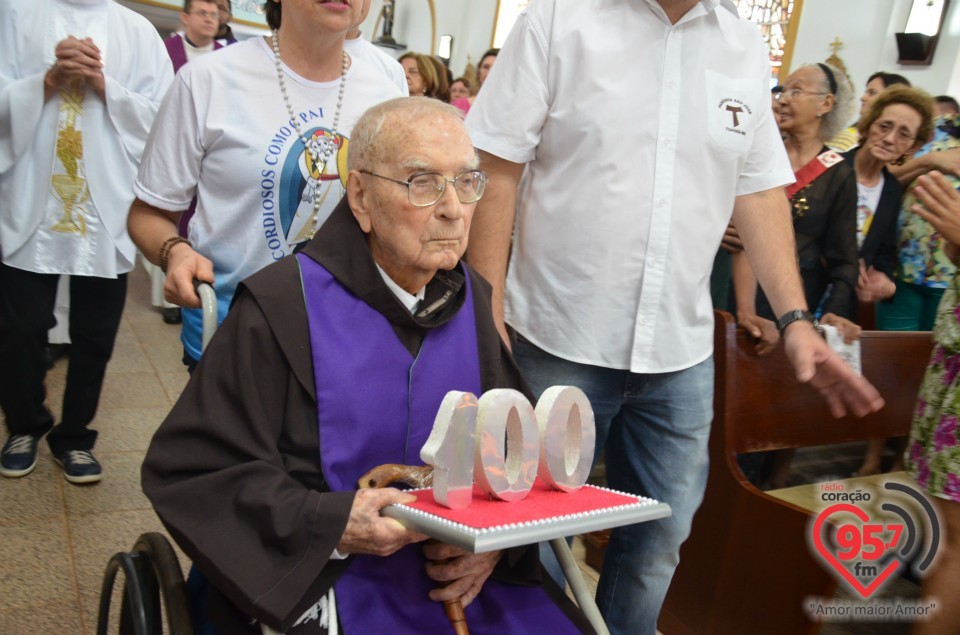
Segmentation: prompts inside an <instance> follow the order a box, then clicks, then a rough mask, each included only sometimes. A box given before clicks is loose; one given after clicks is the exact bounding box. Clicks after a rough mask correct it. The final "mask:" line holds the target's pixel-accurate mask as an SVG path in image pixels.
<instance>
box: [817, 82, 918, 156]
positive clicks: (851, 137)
mask: <svg viewBox="0 0 960 635" xmlns="http://www.w3.org/2000/svg"><path fill="white" fill-rule="evenodd" d="M897 84H903V85H904V86H910V80H908V79H907V78H906V77H904V76H903V75H897V74H896V73H885V72H883V71H877V72H876V73H874V74H873V75H871V76H870V77H868V78H867V85H866V88H865V89H864V91H863V95H861V96H860V118H861V119H862V118H863V117H864V115H866V114H867V110H868V109H869V108H870V104H872V103H873V100H874V99H876V98H877V97H878V96H879V95H880V93H882V92H883V91H884V90H886V89H887V88H890V87H891V86H896V85H897ZM862 138H863V137H862V136H861V135H860V132H859V122H857V123H855V124H853V125H852V126H850V127H848V128H845V129H843V130H841V131H840V132H839V133H837V134H836V135H834V136H833V138H832V139H830V140H829V141H827V146H829V147H830V148H833V149H834V150H836V151H837V152H847V151H848V150H850V149H852V148H855V147H857V145H858V144H859V143H860V140H861V139H862Z"/></svg>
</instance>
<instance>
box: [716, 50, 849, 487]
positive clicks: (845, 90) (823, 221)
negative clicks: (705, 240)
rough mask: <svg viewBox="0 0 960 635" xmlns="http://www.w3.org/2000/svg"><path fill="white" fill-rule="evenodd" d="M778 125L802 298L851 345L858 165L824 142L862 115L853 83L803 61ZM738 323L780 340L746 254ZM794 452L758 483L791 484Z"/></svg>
mask: <svg viewBox="0 0 960 635" xmlns="http://www.w3.org/2000/svg"><path fill="white" fill-rule="evenodd" d="M775 99H776V100H777V103H778V109H777V123H778V125H779V127H780V132H781V133H782V134H783V143H784V146H785V147H786V150H787V156H788V157H789V159H790V164H791V166H792V167H793V170H794V173H795V176H796V179H797V180H796V183H794V184H793V185H790V186H788V187H787V188H786V194H787V197H788V198H789V199H790V204H791V210H792V213H793V228H794V233H795V235H796V242H797V255H798V257H799V264H800V274H801V277H802V282H803V288H804V295H805V297H806V301H807V305H808V307H809V309H810V311H811V312H814V313H815V314H816V315H817V316H819V317H820V322H821V323H823V324H831V325H834V326H836V327H837V328H838V329H839V330H840V331H841V333H842V334H843V335H844V337H845V338H846V339H847V340H848V341H852V340H854V339H856V338H858V337H859V335H860V327H858V326H857V325H856V324H854V323H853V322H852V321H851V320H852V319H853V317H854V315H853V312H852V307H854V306H855V301H856V285H857V272H858V268H857V239H856V229H857V214H856V210H857V184H856V180H855V178H854V173H853V166H852V165H851V164H850V162H849V161H845V160H844V159H843V157H842V156H840V155H839V154H837V153H836V152H833V151H832V150H830V149H829V148H827V147H826V146H825V145H824V143H825V141H826V140H827V139H829V138H830V137H832V136H833V135H835V134H836V133H837V132H838V131H839V130H840V129H841V128H842V127H843V126H844V125H845V124H846V122H847V121H849V120H850V118H851V117H852V116H853V115H854V112H855V110H856V102H855V101H854V96H853V90H852V87H851V86H850V81H849V79H847V77H846V75H844V74H843V73H842V72H840V71H839V70H837V69H835V68H833V67H831V66H829V65H827V64H805V65H803V66H801V67H800V68H798V69H797V70H796V71H794V72H793V73H791V74H790V76H789V77H788V78H787V81H786V82H784V84H783V91H782V92H780V93H779V94H777V95H776V96H775ZM733 282H734V290H735V293H736V300H737V321H738V322H739V323H740V325H741V326H743V327H744V328H745V329H747V331H748V332H750V333H751V334H752V335H753V336H754V337H755V338H757V339H758V340H759V341H758V344H757V351H758V353H760V354H764V353H766V352H768V351H770V350H772V349H773V347H774V346H775V345H776V343H777V342H778V341H779V339H780V336H779V333H778V332H777V328H776V326H775V323H774V320H776V317H775V316H774V313H773V309H772V308H771V307H770V303H769V302H768V300H767V297H766V295H765V294H764V293H763V290H760V289H758V288H757V284H756V277H755V276H754V274H753V271H752V270H751V269H750V265H749V263H748V262H747V259H746V255H745V254H744V253H742V252H741V253H739V254H735V255H734V258H733ZM790 452H792V451H782V452H776V453H771V456H769V457H768V458H767V459H766V461H765V463H766V466H765V469H763V473H762V475H761V476H760V478H759V479H758V480H759V481H760V483H761V485H763V486H764V487H766V488H776V487H783V486H785V485H786V479H787V474H788V471H789V464H790V457H791V454H790Z"/></svg>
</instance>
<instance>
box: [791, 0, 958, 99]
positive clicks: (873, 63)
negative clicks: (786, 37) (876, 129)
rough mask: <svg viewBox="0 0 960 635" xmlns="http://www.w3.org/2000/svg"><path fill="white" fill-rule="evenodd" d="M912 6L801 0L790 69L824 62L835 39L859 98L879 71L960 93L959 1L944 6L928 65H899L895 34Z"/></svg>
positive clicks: (885, 0)
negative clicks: (937, 35) (930, 61)
mask: <svg viewBox="0 0 960 635" xmlns="http://www.w3.org/2000/svg"><path fill="white" fill-rule="evenodd" d="M911 5H912V2H911V1H910V0H843V1H842V2H838V1H837V0H804V1H803V9H802V13H801V18H800V24H799V27H798V29H797V37H796V40H795V41H794V49H793V58H792V63H791V65H792V67H793V68H797V67H798V66H799V65H800V64H802V63H805V62H822V61H824V60H826V59H827V58H828V57H829V56H830V54H831V52H832V49H831V48H830V43H831V42H832V41H833V40H834V38H836V37H839V38H840V41H841V42H842V43H843V47H842V48H841V49H840V50H839V52H838V55H839V57H840V59H841V60H843V62H844V64H845V65H846V67H847V71H848V72H849V74H850V78H851V79H852V80H853V83H854V87H855V89H856V94H857V95H858V96H859V95H860V94H862V93H863V88H864V85H865V84H866V80H867V78H868V77H869V76H870V75H871V74H873V73H874V72H876V71H880V70H882V71H886V72H888V73H898V74H900V75H903V76H904V77H906V78H907V79H909V80H910V82H911V83H913V84H914V85H915V86H918V87H920V88H923V89H924V90H927V91H929V92H930V93H932V94H934V95H938V94H944V93H946V94H952V95H954V96H960V61H958V58H960V2H954V3H952V4H951V5H950V6H949V8H948V10H947V16H946V20H945V21H944V25H943V29H942V31H941V33H940V40H939V43H938V44H937V49H936V52H935V53H934V56H933V64H931V65H929V66H916V65H901V64H898V63H897V42H896V36H895V33H897V32H899V31H903V29H904V27H905V26H906V23H907V16H908V15H909V12H910V7H911Z"/></svg>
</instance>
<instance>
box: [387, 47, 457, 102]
mask: <svg viewBox="0 0 960 635" xmlns="http://www.w3.org/2000/svg"><path fill="white" fill-rule="evenodd" d="M399 61H400V65H401V66H403V71H404V73H405V74H406V76H407V88H409V90H410V96H411V97H421V96H422V97H433V98H434V99H439V100H440V101H442V102H445V103H450V84H449V82H448V81H447V76H446V72H445V70H444V69H443V63H442V62H440V61H439V60H435V59H434V58H432V57H431V56H429V55H424V54H423V53H413V52H410V53H404V54H403V55H401V56H400V60H399Z"/></svg>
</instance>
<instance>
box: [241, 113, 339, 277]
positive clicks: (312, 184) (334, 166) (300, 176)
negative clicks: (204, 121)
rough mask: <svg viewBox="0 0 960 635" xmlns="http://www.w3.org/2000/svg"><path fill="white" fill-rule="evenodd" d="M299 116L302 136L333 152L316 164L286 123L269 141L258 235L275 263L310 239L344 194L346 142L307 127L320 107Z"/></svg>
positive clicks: (291, 127) (293, 129)
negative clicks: (260, 230) (260, 224)
mask: <svg viewBox="0 0 960 635" xmlns="http://www.w3.org/2000/svg"><path fill="white" fill-rule="evenodd" d="M299 117H300V120H301V121H300V125H301V128H302V129H303V133H304V136H305V137H307V139H310V140H313V141H316V142H317V143H318V147H323V145H324V144H330V143H332V144H333V151H332V153H331V154H330V157H329V159H328V160H327V161H326V162H325V163H324V162H323V161H322V157H321V160H320V161H319V162H317V161H315V160H314V157H313V156H312V154H311V153H310V152H307V150H306V148H305V147H304V145H303V143H302V141H301V140H300V138H299V137H298V135H297V131H296V129H295V128H294V127H293V126H291V125H289V124H288V125H284V126H281V127H280V128H279V129H278V130H277V132H276V134H274V136H273V138H272V139H270V142H269V144H268V146H267V150H266V152H265V153H264V163H265V165H264V167H263V169H262V170H261V173H260V178H261V180H260V211H261V217H262V224H263V237H264V240H265V243H266V247H267V249H269V251H270V255H271V257H272V258H273V259H274V260H280V259H281V258H283V257H284V256H286V255H288V254H290V253H292V252H293V251H294V250H295V249H296V248H297V246H298V245H300V244H301V243H303V242H305V241H307V240H309V239H310V238H312V237H313V234H314V233H316V231H317V229H319V227H320V225H322V224H323V221H325V220H326V218H327V216H329V215H330V212H331V211H332V210H333V208H334V207H335V206H336V204H337V203H338V202H340V199H341V198H342V197H343V195H344V194H345V193H346V176H347V169H346V166H347V146H348V143H349V142H348V140H347V138H346V137H344V136H343V135H341V134H339V133H337V134H336V135H334V134H333V132H332V131H331V130H330V129H328V128H326V127H322V126H316V127H308V126H309V125H310V121H311V120H312V119H318V118H321V117H323V110H322V109H318V110H317V111H314V110H310V111H307V112H303V113H300V114H299Z"/></svg>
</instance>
